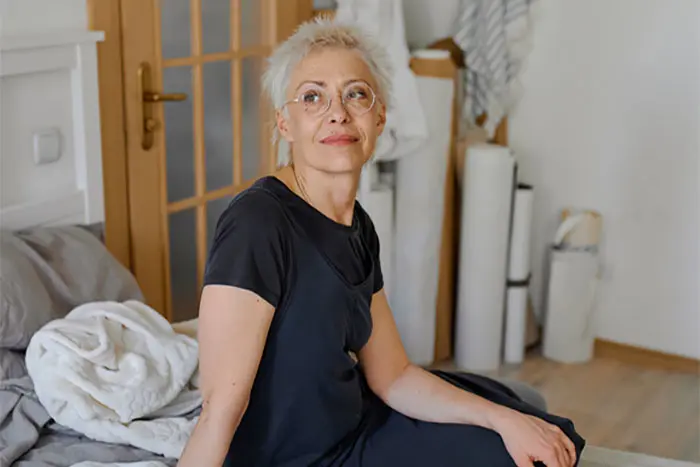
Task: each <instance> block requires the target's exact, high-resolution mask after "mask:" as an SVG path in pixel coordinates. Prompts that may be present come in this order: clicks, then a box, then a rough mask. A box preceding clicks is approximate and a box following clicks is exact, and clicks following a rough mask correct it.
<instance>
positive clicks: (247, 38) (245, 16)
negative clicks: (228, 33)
mask: <svg viewBox="0 0 700 467" xmlns="http://www.w3.org/2000/svg"><path fill="white" fill-rule="evenodd" d="M263 1H266V0H241V17H240V19H239V23H238V24H240V25H241V45H242V46H243V47H250V46H253V45H260V44H262V30H263V27H262V26H263V24H262V3H263Z"/></svg>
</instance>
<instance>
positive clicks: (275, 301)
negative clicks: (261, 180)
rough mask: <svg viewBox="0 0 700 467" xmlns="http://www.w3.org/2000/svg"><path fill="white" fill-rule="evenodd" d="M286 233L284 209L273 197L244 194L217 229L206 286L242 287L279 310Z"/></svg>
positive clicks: (233, 204) (230, 208) (283, 282)
mask: <svg viewBox="0 0 700 467" xmlns="http://www.w3.org/2000/svg"><path fill="white" fill-rule="evenodd" d="M286 230H287V224H286V221H285V218H284V213H283V212H282V208H281V206H280V205H279V203H278V202H277V201H276V200H275V199H274V198H273V197H272V196H271V195H269V194H267V193H265V192H258V191H251V192H246V193H244V194H242V195H241V196H240V197H239V198H237V199H235V200H234V201H233V202H232V203H231V204H230V205H229V207H228V208H227V209H226V210H225V211H224V213H223V214H222V215H221V217H220V218H219V221H218V223H217V225H216V231H215V233H214V238H213V241H212V246H211V249H210V251H209V255H208V258H207V265H206V269H205V273H204V285H213V284H216V285H230V286H234V287H240V288H242V289H246V290H249V291H251V292H253V293H255V294H257V295H259V296H260V297H261V298H263V299H264V300H265V301H267V302H268V303H270V304H271V305H272V306H273V307H277V306H278V305H279V302H280V297H281V296H282V293H283V291H284V284H285V279H286V276H287V265H288V263H289V261H288V259H287V258H288V254H289V247H288V241H289V237H288V235H286Z"/></svg>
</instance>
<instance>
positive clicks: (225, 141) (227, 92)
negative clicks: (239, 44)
mask: <svg viewBox="0 0 700 467" xmlns="http://www.w3.org/2000/svg"><path fill="white" fill-rule="evenodd" d="M203 74H204V144H205V147H206V167H207V190H209V191H211V190H216V189H217V188H221V187H224V186H227V185H230V184H232V183H233V138H232V133H233V129H232V127H231V124H232V117H231V62H229V61H226V62H212V63H205V64H204V71H203Z"/></svg>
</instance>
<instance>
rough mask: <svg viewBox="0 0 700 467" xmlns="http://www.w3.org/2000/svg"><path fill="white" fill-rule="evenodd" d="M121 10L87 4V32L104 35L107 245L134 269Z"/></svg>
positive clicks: (101, 2) (109, 1)
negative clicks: (130, 229)
mask: <svg viewBox="0 0 700 467" xmlns="http://www.w3.org/2000/svg"><path fill="white" fill-rule="evenodd" d="M120 7H121V0H87V16H88V28H89V29H91V30H95V31H103V32H104V33H105V39H104V41H102V42H99V43H98V44H97V76H98V90H99V98H100V132H101V136H102V183H103V191H104V212H105V225H104V235H105V244H106V246H107V249H108V250H109V251H110V252H111V253H112V254H113V255H114V257H115V258H116V259H117V260H118V261H119V262H120V263H121V264H123V265H124V266H125V267H126V268H127V269H131V236H130V235H129V193H128V189H129V187H128V177H127V164H126V160H127V159H126V128H125V120H124V80H123V73H122V29H121V28H122V26H121V15H120Z"/></svg>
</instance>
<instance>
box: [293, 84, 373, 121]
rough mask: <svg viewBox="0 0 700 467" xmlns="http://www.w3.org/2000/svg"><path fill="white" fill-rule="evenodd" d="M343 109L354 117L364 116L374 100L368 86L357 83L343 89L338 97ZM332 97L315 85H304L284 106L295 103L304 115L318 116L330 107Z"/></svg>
mask: <svg viewBox="0 0 700 467" xmlns="http://www.w3.org/2000/svg"><path fill="white" fill-rule="evenodd" d="M340 97H341V102H342V103H343V106H344V107H345V109H346V110H347V111H348V112H349V113H350V114H352V115H353V116H355V117H358V116H360V115H363V114H366V113H367V112H369V111H370V110H371V109H372V107H374V102H375V100H376V95H375V94H374V91H373V90H372V88H371V87H370V85H369V84H367V83H365V82H362V81H357V82H353V83H350V84H348V85H347V86H345V88H343V90H342V93H341V95H340ZM332 100H333V97H332V96H331V95H329V93H328V92H327V91H326V90H325V89H323V88H322V87H321V86H319V85H317V84H305V85H304V86H303V87H302V88H301V90H300V91H299V95H298V96H297V98H296V99H292V100H290V101H287V102H285V104H284V105H287V104H291V103H296V104H299V105H301V106H302V109H303V110H304V113H306V114H308V115H310V116H319V115H322V114H324V113H326V112H327V111H328V109H329V108H330V107H331V101H332Z"/></svg>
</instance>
